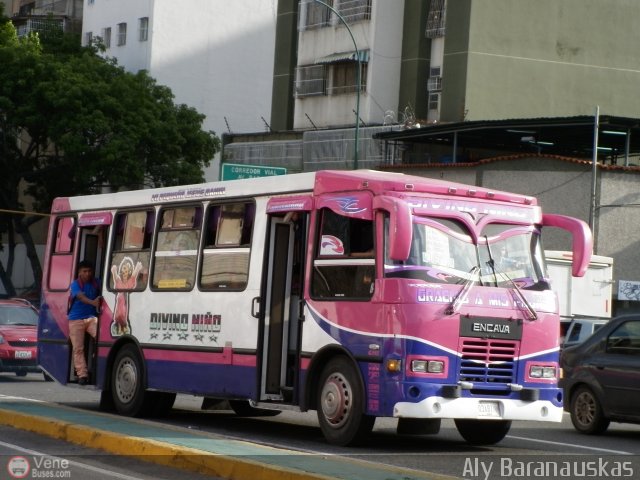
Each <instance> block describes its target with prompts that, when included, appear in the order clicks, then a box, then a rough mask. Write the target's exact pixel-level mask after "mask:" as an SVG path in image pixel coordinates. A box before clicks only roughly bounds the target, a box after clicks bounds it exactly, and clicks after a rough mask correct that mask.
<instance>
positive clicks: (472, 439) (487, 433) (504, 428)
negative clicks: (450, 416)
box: [455, 419, 511, 445]
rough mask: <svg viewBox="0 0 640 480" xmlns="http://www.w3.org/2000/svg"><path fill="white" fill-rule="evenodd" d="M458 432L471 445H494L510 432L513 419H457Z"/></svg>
mask: <svg viewBox="0 0 640 480" xmlns="http://www.w3.org/2000/svg"><path fill="white" fill-rule="evenodd" d="M455 424H456V428H457V429H458V433H460V435H462V438H464V439H465V440H466V441H467V442H468V443H470V444H471V445H493V444H495V443H498V442H500V441H501V440H502V439H503V438H504V437H506V436H507V433H509V429H510V428H511V420H465V419H459V420H455Z"/></svg>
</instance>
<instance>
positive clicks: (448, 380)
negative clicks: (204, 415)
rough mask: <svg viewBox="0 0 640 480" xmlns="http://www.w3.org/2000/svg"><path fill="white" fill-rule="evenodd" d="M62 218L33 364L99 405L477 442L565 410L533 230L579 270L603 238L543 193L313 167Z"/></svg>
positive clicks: (552, 317)
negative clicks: (182, 409) (94, 294)
mask: <svg viewBox="0 0 640 480" xmlns="http://www.w3.org/2000/svg"><path fill="white" fill-rule="evenodd" d="M51 213H52V217H51V222H50V227H49V236H48V242H47V250H46V254H45V265H44V275H43V282H42V289H43V296H42V308H41V314H40V322H39V329H38V355H39V362H40V364H41V366H42V368H43V369H44V371H45V372H46V373H47V374H48V375H50V376H51V377H53V378H54V379H56V380H57V381H58V382H60V383H62V384H66V385H74V386H76V387H77V388H94V389H99V390H101V392H102V393H101V395H102V396H101V405H102V406H103V407H105V408H115V410H116V411H117V412H119V413H120V414H123V415H130V416H142V415H158V414H161V413H163V412H166V411H167V410H169V409H170V408H171V407H172V405H173V402H174V399H175V396H176V394H178V393H183V394H190V395H197V396H202V397H203V398H204V400H205V401H211V400H212V399H220V400H226V401H228V403H229V404H230V405H231V408H233V410H235V412H236V413H238V414H239V415H260V414H276V413H278V412H279V411H281V410H297V411H307V410H316V411H317V416H318V421H319V424H320V427H321V430H322V432H323V434H324V436H325V438H326V439H327V441H329V442H330V443H333V444H337V445H347V444H353V443H355V442H357V441H359V440H361V439H363V438H364V437H365V436H366V435H367V434H368V433H369V432H370V431H371V429H372V428H373V425H374V421H375V419H376V417H396V418H397V419H398V432H399V433H437V432H438V430H439V428H440V422H441V420H442V419H453V420H454V421H455V425H456V427H457V429H458V431H459V432H460V434H461V435H462V437H463V438H464V439H465V440H467V441H468V442H470V443H472V444H492V443H496V442H499V441H500V440H502V439H503V438H504V436H505V435H506V434H507V432H508V431H509V428H510V426H511V422H512V421H513V420H531V421H551V422H558V421H560V420H561V417H562V391H561V389H559V388H558V385H557V382H558V376H559V367H558V351H559V330H560V325H559V316H558V301H557V298H556V295H555V293H554V292H553V290H551V288H550V284H549V280H548V277H547V274H546V268H545V260H544V253H543V248H542V244H541V233H542V230H543V229H544V228H546V227H555V228H560V229H563V230H565V231H568V232H569V233H570V234H571V236H572V237H571V241H572V253H573V274H574V275H575V276H580V275H582V274H583V273H584V272H585V269H586V268H587V265H588V263H589V259H590V257H591V250H592V240H591V233H590V231H589V228H588V227H587V225H586V224H585V223H584V222H583V221H581V220H578V219H574V218H571V217H566V216H561V215H551V214H543V213H542V212H541V209H540V207H539V206H538V205H537V202H536V199H535V198H532V197H529V196H525V195H517V194H512V193H506V192H502V191H497V190H492V189H487V188H481V187H474V186H468V185H462V184H456V183H450V182H444V181H439V180H433V179H428V178H422V177H416V176H408V175H403V174H396V173H386V172H376V171H321V172H313V173H303V174H295V175H286V176H277V177H266V178H257V179H247V180H234V181H227V182H216V183H206V184H201V185H190V186H184V187H167V188H160V189H151V190H140V191H128V192H120V193H113V194H101V195H91V196H82V197H71V198H58V199H56V200H55V201H54V203H53V206H52V212H51ZM85 259H88V260H90V261H92V262H94V264H95V265H96V276H97V277H98V278H99V280H100V282H101V292H102V296H103V307H102V309H101V313H100V315H99V324H98V335H97V339H96V341H95V342H94V341H90V340H89V339H88V340H87V352H88V353H87V355H88V363H89V366H90V382H89V384H88V385H87V386H84V387H80V386H79V385H78V383H77V378H76V375H75V372H74V367H73V364H72V356H71V348H70V343H69V338H68V326H67V319H66V314H67V301H68V296H69V284H70V283H71V281H72V280H73V278H74V276H75V269H76V265H77V264H78V262H79V261H81V260H85Z"/></svg>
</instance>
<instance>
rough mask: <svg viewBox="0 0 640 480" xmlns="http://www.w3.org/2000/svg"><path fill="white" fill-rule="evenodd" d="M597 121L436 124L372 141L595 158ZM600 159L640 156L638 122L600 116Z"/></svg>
mask: <svg viewBox="0 0 640 480" xmlns="http://www.w3.org/2000/svg"><path fill="white" fill-rule="evenodd" d="M594 123H595V117H593V116H577V117H558V118H534V119H513V120H485V121H471V122H460V123H448V124H433V125H428V126H425V127H420V128H411V129H406V130H399V131H398V130H396V131H392V132H383V133H378V134H376V135H374V138H377V139H380V140H383V141H386V142H406V143H428V144H435V145H443V146H446V145H450V146H451V148H453V147H454V145H455V146H456V147H457V150H458V151H460V149H462V148H466V149H474V148H475V149H487V150H494V151H495V150H499V151H508V152H518V153H525V152H528V153H530V152H537V153H545V154H552V155H553V154H555V155H566V156H571V157H578V158H589V159H590V158H592V156H593V153H592V152H593V139H594ZM598 133H599V134H598V153H599V155H600V156H611V157H612V158H614V159H615V158H616V157H618V156H622V157H623V158H624V157H625V155H633V154H640V119H636V118H626V117H613V116H606V115H601V116H600V117H599V129H598ZM614 161H615V160H614Z"/></svg>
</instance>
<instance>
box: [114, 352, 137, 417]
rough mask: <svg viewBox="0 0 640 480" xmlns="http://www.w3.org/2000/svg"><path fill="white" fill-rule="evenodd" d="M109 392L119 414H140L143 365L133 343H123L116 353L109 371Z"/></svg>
mask: <svg viewBox="0 0 640 480" xmlns="http://www.w3.org/2000/svg"><path fill="white" fill-rule="evenodd" d="M111 394H112V396H113V404H114V406H115V408H116V411H117V412H118V413H119V414H121V415H126V416H129V417H135V416H138V415H140V413H141V411H142V406H143V404H144V396H145V388H144V382H143V366H142V359H141V358H140V354H139V353H138V349H137V348H136V347H135V346H133V345H125V346H124V347H122V348H121V349H120V351H119V352H118V353H117V355H116V358H115V361H114V362H113V370H112V372H111Z"/></svg>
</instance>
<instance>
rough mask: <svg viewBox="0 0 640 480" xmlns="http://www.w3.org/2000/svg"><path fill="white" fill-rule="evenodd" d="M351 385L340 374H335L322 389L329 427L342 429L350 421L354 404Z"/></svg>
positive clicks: (324, 410) (322, 400)
mask: <svg viewBox="0 0 640 480" xmlns="http://www.w3.org/2000/svg"><path fill="white" fill-rule="evenodd" d="M351 397H352V393H351V385H349V382H347V380H346V379H345V378H344V376H343V375H342V374H340V373H334V374H332V375H331V376H329V378H327V381H326V382H325V384H324V386H323V388H322V396H321V403H322V405H321V408H322V413H323V415H324V417H325V418H326V419H327V422H328V423H329V425H331V426H332V427H334V428H340V427H341V426H342V425H344V424H345V422H346V421H347V420H348V419H349V413H350V412H351V405H352V403H353V400H352V398H351Z"/></svg>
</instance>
